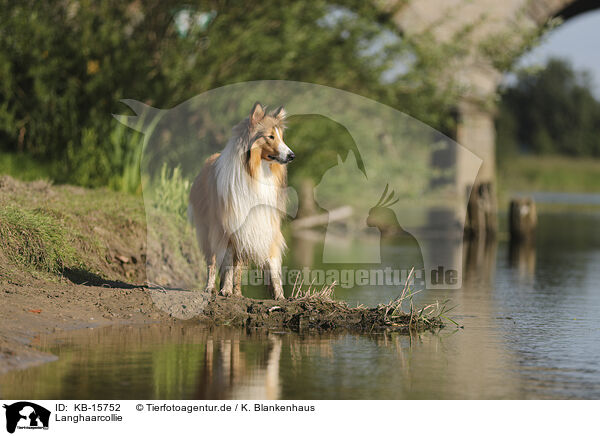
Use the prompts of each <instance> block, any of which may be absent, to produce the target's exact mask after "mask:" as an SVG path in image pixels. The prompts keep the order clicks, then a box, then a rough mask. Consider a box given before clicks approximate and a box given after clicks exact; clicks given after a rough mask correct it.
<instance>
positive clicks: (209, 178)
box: [189, 102, 295, 299]
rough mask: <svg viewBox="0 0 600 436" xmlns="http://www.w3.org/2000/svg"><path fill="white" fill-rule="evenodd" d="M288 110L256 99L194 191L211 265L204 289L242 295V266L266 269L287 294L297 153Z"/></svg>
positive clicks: (275, 288) (278, 294) (196, 220)
mask: <svg viewBox="0 0 600 436" xmlns="http://www.w3.org/2000/svg"><path fill="white" fill-rule="evenodd" d="M285 117H286V113H285V110H284V109H283V107H280V108H278V109H276V110H274V111H273V112H271V113H267V112H266V108H265V107H264V106H262V105H261V104H260V103H258V102H257V103H255V104H254V106H253V107H252V110H251V111H250V116H249V117H248V118H245V119H244V120H242V121H241V122H240V123H239V124H238V125H236V126H235V127H234V128H233V130H232V135H231V138H230V139H229V141H228V142H227V145H226V146H225V149H224V150H223V151H222V152H221V153H216V154H213V155H212V156H210V157H209V158H208V159H207V160H206V163H205V164H204V168H203V169H202V171H201V173H200V174H199V175H198V177H196V180H195V181H194V183H193V185H192V189H191V192H190V207H189V212H190V215H191V216H190V218H191V220H192V223H193V224H194V226H195V227H196V234H197V238H198V243H199V244H200V247H201V249H202V251H203V253H204V257H205V259H206V264H207V283H206V290H207V291H209V292H214V291H215V286H216V279H217V269H218V272H219V276H220V293H221V295H232V294H235V295H241V294H242V289H241V277H242V267H243V266H244V265H246V264H249V263H254V264H256V265H257V266H258V267H264V268H265V269H268V271H269V276H270V280H271V291H272V293H273V297H274V298H275V299H281V298H284V296H283V288H282V285H281V256H282V252H283V250H284V248H285V241H284V239H283V235H282V234H281V228H280V227H281V218H282V215H283V213H282V211H285V202H286V198H285V188H286V179H287V173H286V164H287V163H288V162H291V161H292V160H294V158H295V155H294V153H293V152H292V150H290V148H289V147H288V146H287V145H286V144H285V142H283V131H284V128H285V126H284V121H285Z"/></svg>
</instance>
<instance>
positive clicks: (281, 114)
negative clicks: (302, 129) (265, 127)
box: [272, 106, 287, 121]
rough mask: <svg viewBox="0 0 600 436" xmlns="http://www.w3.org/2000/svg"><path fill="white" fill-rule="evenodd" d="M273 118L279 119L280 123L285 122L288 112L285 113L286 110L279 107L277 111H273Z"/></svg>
mask: <svg viewBox="0 0 600 436" xmlns="http://www.w3.org/2000/svg"><path fill="white" fill-rule="evenodd" d="M272 116H273V118H277V119H278V120H280V121H283V120H285V117H287V112H286V111H285V109H284V108H283V106H279V107H278V108H277V109H275V111H273V115H272Z"/></svg>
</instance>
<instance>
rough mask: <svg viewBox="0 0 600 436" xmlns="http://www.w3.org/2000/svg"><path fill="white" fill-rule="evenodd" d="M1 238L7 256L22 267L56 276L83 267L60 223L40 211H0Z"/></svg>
mask: <svg viewBox="0 0 600 436" xmlns="http://www.w3.org/2000/svg"><path fill="white" fill-rule="evenodd" d="M0 238H1V239H2V241H3V242H2V248H3V250H4V254H5V255H7V256H8V257H9V258H10V259H12V260H13V261H14V262H16V263H18V264H20V265H22V266H26V267H32V268H34V269H36V270H42V271H47V272H54V273H56V272H59V271H61V270H62V269H63V268H64V267H66V266H78V265H79V264H80V262H78V261H77V256H76V251H75V247H74V246H73V245H71V244H70V241H69V238H68V236H67V229H66V228H65V226H63V225H61V222H60V219H58V218H56V217H54V216H52V215H48V214H45V213H44V212H43V211H41V210H22V209H20V208H16V207H14V206H7V207H3V208H2V209H0Z"/></svg>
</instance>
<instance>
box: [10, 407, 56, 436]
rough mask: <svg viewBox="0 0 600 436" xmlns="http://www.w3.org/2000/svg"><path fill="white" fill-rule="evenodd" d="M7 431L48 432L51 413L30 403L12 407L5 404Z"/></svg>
mask: <svg viewBox="0 0 600 436" xmlns="http://www.w3.org/2000/svg"><path fill="white" fill-rule="evenodd" d="M3 407H4V408H5V409H6V431H8V432H9V433H14V432H15V430H16V429H17V428H18V429H20V430H21V429H27V430H39V429H43V430H48V425H49V424H50V411H49V410H48V409H46V408H44V407H42V406H39V405H37V404H35V403H30V402H28V401H19V402H18V403H14V404H11V405H7V404H5V405H4V406H3Z"/></svg>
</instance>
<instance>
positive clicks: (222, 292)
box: [219, 288, 233, 297]
mask: <svg viewBox="0 0 600 436" xmlns="http://www.w3.org/2000/svg"><path fill="white" fill-rule="evenodd" d="M219 295H222V296H223V297H229V296H230V295H233V291H232V290H231V289H225V288H223V289H221V290H220V291H219Z"/></svg>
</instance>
